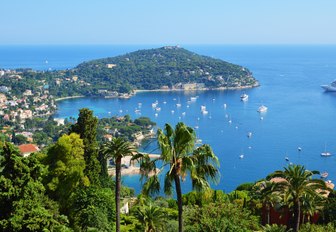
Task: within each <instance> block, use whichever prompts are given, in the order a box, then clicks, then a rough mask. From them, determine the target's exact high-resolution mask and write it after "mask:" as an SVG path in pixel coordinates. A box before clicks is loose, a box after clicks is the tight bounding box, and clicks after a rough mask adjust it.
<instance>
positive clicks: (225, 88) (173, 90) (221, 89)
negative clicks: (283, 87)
mask: <svg viewBox="0 0 336 232" xmlns="http://www.w3.org/2000/svg"><path fill="white" fill-rule="evenodd" d="M259 86H260V84H259V82H257V83H256V84H255V85H247V86H240V87H218V88H202V89H134V90H132V92H133V94H130V95H129V96H128V97H125V96H116V97H106V96H85V95H76V96H69V97H60V98H55V102H58V101H63V100H68V99H75V98H87V97H98V98H106V99H108V98H118V99H129V98H131V97H133V96H135V95H136V94H137V93H147V92H197V91H211V90H214V91H225V90H241V89H251V88H256V87H259Z"/></svg>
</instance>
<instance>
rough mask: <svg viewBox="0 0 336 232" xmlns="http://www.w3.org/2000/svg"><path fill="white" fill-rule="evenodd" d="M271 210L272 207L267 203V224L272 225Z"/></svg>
mask: <svg viewBox="0 0 336 232" xmlns="http://www.w3.org/2000/svg"><path fill="white" fill-rule="evenodd" d="M270 208H271V207H270V205H269V204H268V203H266V212H267V222H266V224H270V211H271V209H270Z"/></svg>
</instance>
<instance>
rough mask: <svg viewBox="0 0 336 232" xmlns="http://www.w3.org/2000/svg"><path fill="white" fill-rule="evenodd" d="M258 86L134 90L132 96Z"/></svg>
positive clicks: (257, 85) (256, 85)
mask: <svg viewBox="0 0 336 232" xmlns="http://www.w3.org/2000/svg"><path fill="white" fill-rule="evenodd" d="M259 86H260V84H259V82H257V83H256V84H254V85H246V86H240V87H218V88H199V89H136V90H133V92H134V94H137V93H145V92H196V91H209V90H219V91H225V90H241V89H251V88H255V87H259Z"/></svg>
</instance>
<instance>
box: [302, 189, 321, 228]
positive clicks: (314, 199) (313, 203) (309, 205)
mask: <svg viewBox="0 0 336 232" xmlns="http://www.w3.org/2000/svg"><path fill="white" fill-rule="evenodd" d="M325 202H326V198H325V197H323V196H319V195H310V194H304V195H303V197H302V214H303V216H302V223H304V222H305V221H304V220H305V217H306V216H307V221H308V222H310V219H311V216H314V214H315V213H317V212H320V211H322V209H323V206H324V204H325Z"/></svg>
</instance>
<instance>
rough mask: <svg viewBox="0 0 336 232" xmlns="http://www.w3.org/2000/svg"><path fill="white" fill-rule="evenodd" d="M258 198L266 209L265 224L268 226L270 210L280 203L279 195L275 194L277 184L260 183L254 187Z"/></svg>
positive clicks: (269, 182)
mask: <svg viewBox="0 0 336 232" xmlns="http://www.w3.org/2000/svg"><path fill="white" fill-rule="evenodd" d="M255 187H256V188H257V189H256V193H257V196H258V198H260V199H261V201H262V203H263V206H264V207H265V209H266V213H267V215H266V216H267V217H266V224H270V209H271V207H274V205H275V204H276V203H278V202H280V195H279V194H278V193H277V191H278V190H279V189H278V184H277V183H274V182H271V181H262V182H259V183H257V184H256V186H255Z"/></svg>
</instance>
